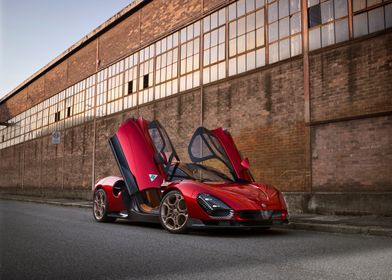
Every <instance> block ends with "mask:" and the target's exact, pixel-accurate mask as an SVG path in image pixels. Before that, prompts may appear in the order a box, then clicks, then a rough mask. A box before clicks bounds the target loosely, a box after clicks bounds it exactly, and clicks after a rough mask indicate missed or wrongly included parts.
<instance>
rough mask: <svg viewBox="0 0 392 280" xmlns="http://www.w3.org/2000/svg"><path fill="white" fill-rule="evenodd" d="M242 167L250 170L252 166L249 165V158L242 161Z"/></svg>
mask: <svg viewBox="0 0 392 280" xmlns="http://www.w3.org/2000/svg"><path fill="white" fill-rule="evenodd" d="M241 166H242V167H243V168H245V169H249V167H250V164H249V160H248V158H247V157H246V158H244V159H243V160H242V161H241Z"/></svg>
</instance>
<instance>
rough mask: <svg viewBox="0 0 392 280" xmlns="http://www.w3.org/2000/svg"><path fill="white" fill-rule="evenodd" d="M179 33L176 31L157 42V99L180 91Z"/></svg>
mask: <svg viewBox="0 0 392 280" xmlns="http://www.w3.org/2000/svg"><path fill="white" fill-rule="evenodd" d="M178 34H179V32H176V33H174V34H172V35H170V36H168V37H166V38H164V39H162V40H160V41H158V42H157V43H156V44H155V48H156V53H157V58H156V72H155V99H158V98H162V97H165V96H169V95H171V94H175V93H177V92H178V52H179V48H178V40H179V39H178Z"/></svg>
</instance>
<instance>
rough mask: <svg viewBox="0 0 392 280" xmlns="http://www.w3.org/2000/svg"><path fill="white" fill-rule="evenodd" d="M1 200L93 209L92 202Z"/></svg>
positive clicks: (13, 198)
mask: <svg viewBox="0 0 392 280" xmlns="http://www.w3.org/2000/svg"><path fill="white" fill-rule="evenodd" d="M0 199H4V200H13V201H23V202H33V203H40V204H50V205H57V206H67V207H79V208H92V203H91V202H87V201H86V202H85V203H80V202H59V201H49V200H40V199H29V198H16V197H0Z"/></svg>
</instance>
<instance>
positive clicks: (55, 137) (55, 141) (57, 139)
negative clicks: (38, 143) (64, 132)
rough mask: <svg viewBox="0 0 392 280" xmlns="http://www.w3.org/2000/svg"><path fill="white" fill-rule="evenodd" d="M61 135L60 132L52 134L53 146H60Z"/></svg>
mask: <svg viewBox="0 0 392 280" xmlns="http://www.w3.org/2000/svg"><path fill="white" fill-rule="evenodd" d="M60 138H61V134H60V131H53V132H52V144H54V145H58V144H60Z"/></svg>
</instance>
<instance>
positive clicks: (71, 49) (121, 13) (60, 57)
mask: <svg viewBox="0 0 392 280" xmlns="http://www.w3.org/2000/svg"><path fill="white" fill-rule="evenodd" d="M148 1H149V0H134V1H133V2H132V3H130V4H129V5H127V6H126V7H124V8H123V9H122V10H121V11H119V12H118V13H116V14H115V15H114V16H112V17H111V18H109V19H108V20H106V21H105V22H104V23H102V24H101V25H99V26H98V27H97V28H95V29H94V30H93V31H91V32H90V33H88V34H87V35H86V36H84V37H83V38H81V39H80V40H79V41H77V42H76V43H75V44H73V45H72V46H71V47H69V48H68V49H66V50H65V51H63V52H62V53H61V54H60V55H58V56H57V57H55V58H54V59H53V60H52V61H50V62H49V63H48V64H46V65H45V66H44V67H42V68H41V69H39V70H38V71H37V72H35V73H34V74H33V75H31V76H30V77H28V78H27V79H26V80H24V81H23V82H22V83H21V84H19V85H18V86H17V87H16V88H14V89H13V90H12V91H10V92H9V93H7V94H6V95H4V96H3V97H2V98H0V104H1V103H3V102H5V101H6V100H7V99H8V98H10V97H11V96H13V95H14V94H15V93H17V92H19V91H20V90H22V89H23V88H25V87H26V86H27V85H29V84H30V83H31V82H33V81H34V80H35V79H37V78H38V77H40V76H41V75H43V74H44V73H45V72H46V71H48V70H49V69H51V68H52V67H54V66H55V65H57V64H58V63H60V62H61V61H62V60H63V59H65V58H66V57H68V56H70V55H71V54H72V53H74V52H75V51H76V50H77V49H79V48H81V47H82V46H83V45H85V44H86V43H87V42H89V41H91V40H92V39H93V38H95V37H98V36H99V35H100V34H102V33H104V32H105V31H106V28H108V27H109V26H111V25H115V24H116V23H117V22H119V21H120V20H121V19H123V18H124V17H126V16H127V15H128V14H130V13H131V12H135V11H136V10H137V8H139V6H140V4H142V3H143V2H148Z"/></svg>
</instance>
